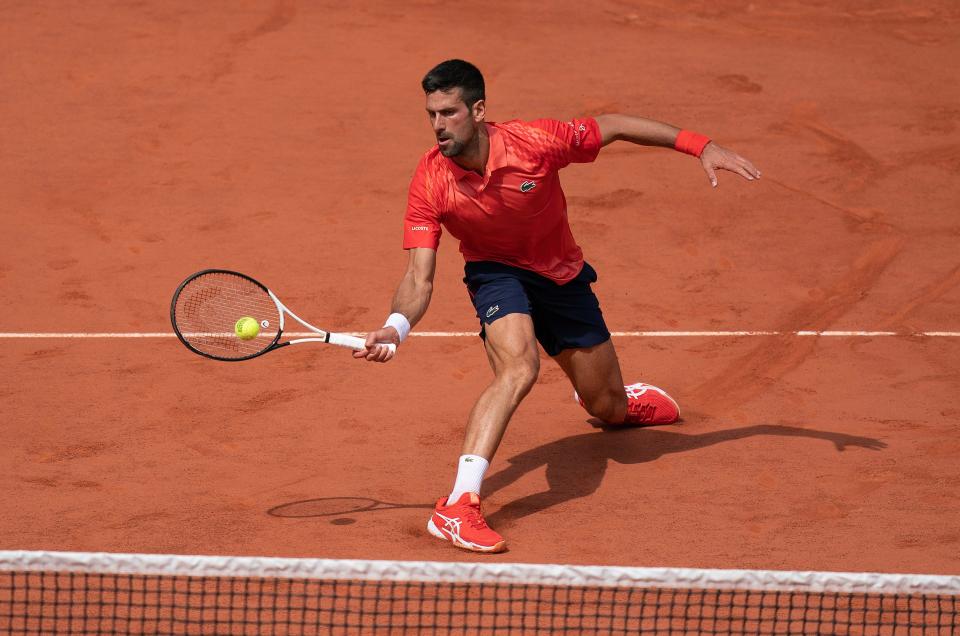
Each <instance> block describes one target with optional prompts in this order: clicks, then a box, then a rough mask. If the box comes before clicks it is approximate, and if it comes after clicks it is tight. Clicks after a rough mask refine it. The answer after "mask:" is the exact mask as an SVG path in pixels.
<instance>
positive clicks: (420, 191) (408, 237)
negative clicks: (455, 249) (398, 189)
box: [403, 161, 442, 250]
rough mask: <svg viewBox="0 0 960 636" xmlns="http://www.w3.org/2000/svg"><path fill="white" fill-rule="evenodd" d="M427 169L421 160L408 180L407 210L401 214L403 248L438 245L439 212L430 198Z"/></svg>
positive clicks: (435, 246) (439, 230)
mask: <svg viewBox="0 0 960 636" xmlns="http://www.w3.org/2000/svg"><path fill="white" fill-rule="evenodd" d="M429 185H430V179H429V171H428V169H427V166H426V165H425V163H424V162H423V161H421V162H420V165H418V166H417V171H416V172H415V173H414V175H413V180H412V181H411V182H410V191H409V193H408V194H407V211H406V213H405V214H404V215H403V249H405V250H409V249H411V248H414V247H429V248H430V249H433V250H435V249H437V247H438V246H439V245H440V234H441V233H442V230H441V228H440V213H439V212H438V210H437V205H436V202H435V201H433V200H431V199H432V197H431V196H430V194H431V192H430V190H431V188H430V187H429Z"/></svg>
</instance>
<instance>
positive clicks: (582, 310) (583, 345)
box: [529, 263, 680, 424]
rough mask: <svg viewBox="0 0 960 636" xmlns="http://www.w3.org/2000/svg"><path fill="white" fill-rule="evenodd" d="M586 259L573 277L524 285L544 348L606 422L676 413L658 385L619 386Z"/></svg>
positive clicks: (666, 419) (668, 417)
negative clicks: (556, 281) (562, 282)
mask: <svg viewBox="0 0 960 636" xmlns="http://www.w3.org/2000/svg"><path fill="white" fill-rule="evenodd" d="M596 280H597V275H596V272H595V271H594V269H593V268H592V267H590V265H589V264H588V263H584V265H583V269H582V270H581V271H580V273H579V275H577V277H576V278H574V279H573V280H571V281H569V282H567V283H565V284H563V285H556V284H554V283H550V284H546V283H543V284H537V285H536V286H534V287H531V288H529V291H530V298H531V303H532V304H533V307H534V312H533V315H534V329H535V331H536V334H537V339H538V340H539V341H540V344H542V345H543V348H544V350H545V351H546V352H547V353H548V354H550V356H551V357H553V358H554V360H556V361H557V363H558V364H559V365H560V367H561V368H562V369H563V370H564V372H565V373H566V374H567V377H569V378H570V381H571V383H572V384H573V386H574V389H576V393H577V396H578V398H579V400H580V403H581V404H582V405H583V406H584V408H586V409H587V412H588V413H590V414H591V415H593V416H594V417H597V418H599V419H601V420H603V421H604V422H607V423H610V424H621V423H626V424H666V423H670V422H674V421H676V420H677V418H678V417H679V413H680V410H679V407H678V406H677V403H676V402H675V401H674V400H673V398H671V397H670V396H669V395H667V393H666V392H665V391H663V390H662V389H659V388H657V387H654V386H651V385H648V384H644V383H636V384H630V385H627V386H624V384H623V378H622V374H621V372H620V363H619V361H618V360H617V354H616V351H615V350H614V348H613V343H612V342H611V341H610V332H609V331H608V330H607V326H606V324H605V322H604V320H603V313H602V312H601V311H600V302H599V301H598V300H597V297H596V295H594V293H593V290H592V289H591V287H590V286H591V284H592V283H594V282H596Z"/></svg>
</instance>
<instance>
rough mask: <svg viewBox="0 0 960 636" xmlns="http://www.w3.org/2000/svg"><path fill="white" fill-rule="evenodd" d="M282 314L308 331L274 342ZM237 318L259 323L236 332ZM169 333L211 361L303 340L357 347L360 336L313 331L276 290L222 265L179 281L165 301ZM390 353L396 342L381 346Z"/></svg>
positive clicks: (360, 346)
mask: <svg viewBox="0 0 960 636" xmlns="http://www.w3.org/2000/svg"><path fill="white" fill-rule="evenodd" d="M285 316H289V317H290V318H293V319H294V320H296V321H297V322H299V323H300V324H301V325H303V326H304V327H306V328H307V329H308V330H309V332H308V333H292V334H290V335H292V336H307V337H296V338H295V339H293V340H284V341H283V342H281V341H280V338H281V337H282V336H283V333H284V332H283V329H284V323H285V320H284V318H285ZM241 318H253V319H254V320H255V321H256V322H257V324H258V325H259V329H258V330H257V331H256V334H255V335H254V334H252V333H251V331H250V330H246V331H244V332H240V333H238V331H237V328H236V325H237V321H239V320H240V319H241ZM170 321H171V322H172V323H173V331H174V332H175V333H176V334H177V338H179V339H180V342H182V343H183V344H184V345H185V346H186V347H187V349H189V350H190V351H193V352H194V353H198V354H200V355H202V356H204V357H207V358H212V359H214V360H225V361H228V362H235V361H238V360H249V359H251V358H256V357H257V356H262V355H263V354H265V353H267V352H268V351H273V350H274V349H279V348H280V347H285V346H287V345H291V344H301V343H303V342H324V343H327V344H332V345H337V346H340V347H346V348H348V349H353V350H354V351H362V350H363V349H365V348H366V343H365V341H364V340H363V338H357V337H356V336H348V335H346V334H341V333H330V332H328V331H324V330H322V329H317V328H316V327H314V326H313V325H311V324H310V323H308V322H306V321H305V320H303V319H302V318H300V317H299V316H297V315H296V314H295V313H293V312H292V311H290V310H289V309H287V307H286V306H285V305H284V304H283V303H282V302H280V299H278V298H277V296H276V294H274V293H273V292H272V291H270V290H269V289H267V287H266V286H265V285H264V284H263V283H260V282H258V281H256V280H254V279H253V278H251V277H249V276H247V275H246V274H240V273H239V272H231V271H230V270H226V269H205V270H203V271H202V272H197V273H196V274H193V275H192V276H190V277H188V278H187V279H186V280H185V281H183V282H182V283H180V286H179V287H177V291H176V292H174V294H173V301H172V302H171V303H170ZM384 346H387V347H390V348H391V350H393V351H396V345H394V344H387V345H384Z"/></svg>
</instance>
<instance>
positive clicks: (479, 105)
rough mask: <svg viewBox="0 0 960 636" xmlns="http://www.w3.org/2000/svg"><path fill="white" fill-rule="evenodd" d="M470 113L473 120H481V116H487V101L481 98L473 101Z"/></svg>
mask: <svg viewBox="0 0 960 636" xmlns="http://www.w3.org/2000/svg"><path fill="white" fill-rule="evenodd" d="M470 115H471V116H472V117H473V121H475V122H481V121H483V118H484V117H486V116H487V102H486V101H485V100H482V99H478V100H477V101H475V102H473V106H471V107H470Z"/></svg>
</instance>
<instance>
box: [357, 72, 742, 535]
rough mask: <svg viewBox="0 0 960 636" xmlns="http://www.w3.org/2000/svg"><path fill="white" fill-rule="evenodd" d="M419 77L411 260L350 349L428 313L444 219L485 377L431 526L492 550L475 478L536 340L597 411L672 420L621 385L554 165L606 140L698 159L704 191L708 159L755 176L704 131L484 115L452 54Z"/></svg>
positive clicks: (525, 383) (409, 215)
mask: <svg viewBox="0 0 960 636" xmlns="http://www.w3.org/2000/svg"><path fill="white" fill-rule="evenodd" d="M422 86H423V90H424V93H425V94H426V106H427V115H428V117H429V119H430V124H431V126H432V127H433V131H434V133H435V135H436V137H437V145H436V146H434V147H433V148H431V149H430V150H429V151H428V152H427V153H426V154H425V155H424V156H423V158H422V159H421V160H420V163H419V165H418V166H417V170H416V173H415V174H414V177H413V181H412V182H411V184H410V192H409V197H408V203H407V211H406V214H405V217H404V233H403V247H404V249H407V250H408V251H409V254H410V256H409V259H410V260H409V264H408V266H407V271H406V274H405V275H404V277H403V280H402V281H401V282H400V285H399V286H398V287H397V291H396V293H395V295H394V297H393V305H392V313H391V315H390V316H389V318H388V319H387V321H386V324H385V325H384V326H383V328H381V329H379V330H377V331H374V332H372V333H370V334H369V335H368V336H367V340H366V345H367V348H366V350H365V351H359V352H356V353H355V354H354V356H355V357H357V358H364V359H366V360H370V361H374V362H387V361H388V360H390V359H391V358H392V357H393V355H394V354H393V353H392V352H391V351H390V350H389V349H388V348H386V347H383V346H379V345H381V344H384V343H394V344H396V345H399V344H400V343H401V342H403V340H404V338H406V336H407V334H408V333H409V331H410V329H411V327H412V326H413V325H415V324H416V323H417V322H418V321H419V320H420V319H421V318H422V317H423V315H424V313H426V311H427V306H428V305H429V304H430V296H431V293H432V290H433V275H434V271H435V268H436V250H437V248H438V246H439V242H440V235H441V233H442V229H441V228H442V227H443V228H446V230H447V231H448V232H449V233H450V234H451V235H453V236H454V238H456V239H459V240H460V251H461V253H463V257H464V260H465V261H466V265H465V268H464V270H465V274H466V276H465V278H464V282H465V283H466V284H467V290H468V292H469V294H470V297H471V300H472V301H473V303H474V306H475V307H476V309H477V318H478V319H479V320H480V335H481V337H482V338H483V339H484V346H485V347H486V351H487V358H488V359H489V361H490V366H491V367H492V368H493V373H494V379H493V381H492V382H491V384H490V385H489V386H488V387H487V388H486V390H484V392H483V393H482V394H481V395H480V397H479V399H478V400H477V402H476V404H475V405H474V407H473V410H472V411H471V412H470V417H469V420H468V421H467V428H466V435H465V439H464V444H463V454H462V455H461V456H460V461H459V465H458V470H457V478H456V482H455V484H454V487H453V490H452V492H451V493H450V495H449V496H446V497H442V498H440V500H439V501H438V502H437V504H436V507H435V509H434V513H433V515H432V516H431V518H430V521H429V522H428V524H427V529H428V530H429V532H430V533H431V534H433V535H434V536H436V537H438V538H441V539H444V540H448V541H451V542H452V543H453V544H454V545H456V546H458V547H461V548H465V549H468V550H474V551H477V552H500V551H502V550H503V549H505V547H506V542H505V541H504V539H503V537H501V536H500V535H499V534H497V533H496V532H495V531H494V530H493V529H491V528H490V527H489V526H487V524H486V522H485V521H484V519H483V516H482V514H481V512H480V497H479V493H480V485H481V482H482V480H483V476H484V473H485V472H486V469H487V467H488V465H489V462H490V460H491V459H492V458H493V455H494V453H495V452H496V449H497V446H498V445H499V444H500V440H501V438H502V437H503V433H504V431H505V430H506V427H507V423H508V422H509V420H510V417H511V416H512V415H513V412H514V411H515V410H516V408H517V406H518V405H519V404H520V401H521V400H522V399H523V398H524V396H526V395H527V393H529V391H530V389H531V388H532V387H533V384H534V382H535V381H536V379H537V374H538V373H539V369H540V356H539V352H538V349H537V342H539V343H540V345H541V346H542V347H543V349H544V350H545V351H546V352H547V353H548V354H549V355H550V356H551V357H553V359H554V360H556V361H557V363H558V364H559V365H560V367H561V368H562V369H563V370H564V372H565V373H566V374H567V376H568V377H569V378H570V381H571V383H572V384H573V386H574V389H575V394H574V395H575V396H576V397H577V399H578V400H579V401H580V404H581V405H583V407H584V408H585V409H586V410H587V412H588V413H590V414H591V415H593V416H594V417H597V418H599V419H601V420H603V421H605V422H607V423H610V424H627V425H630V424H634V425H636V424H666V423H671V422H674V421H676V420H677V419H678V418H679V415H680V411H679V407H678V406H677V404H676V402H675V401H674V400H673V399H672V398H671V397H670V396H669V395H667V393H666V392H665V391H663V390H662V389H659V388H657V387H654V386H651V385H648V384H644V383H637V384H631V385H629V386H624V384H623V379H622V378H621V373H620V364H619V362H618V360H617V355H616V352H615V351H614V348H613V344H612V343H611V341H610V332H609V331H608V330H607V327H606V325H605V324H604V321H603V315H602V314H601V312H600V304H599V302H598V301H597V298H596V296H595V295H594V294H593V292H592V290H591V289H590V284H591V283H593V282H595V281H596V279H597V275H596V272H595V271H594V270H593V268H592V267H590V265H589V263H586V262H585V261H584V260H583V252H582V251H581V250H580V247H579V246H578V245H577V243H576V241H575V240H574V238H573V235H572V233H571V232H570V226H569V224H568V222H567V206H566V200H565V198H564V195H563V190H562V189H561V187H560V179H559V174H558V171H559V170H560V169H561V168H563V167H564V166H566V165H568V164H569V163H571V162H589V161H593V160H594V159H596V157H597V154H598V153H599V152H600V149H601V148H602V147H603V146H605V145H607V144H609V143H611V142H613V141H616V140H624V141H629V142H632V143H635V144H643V145H656V146H666V147H673V148H676V149H677V150H680V151H683V152H687V153H688V154H692V155H695V156H697V157H699V158H700V162H701V164H702V165H703V169H704V170H705V171H706V173H707V176H708V177H709V179H710V183H711V184H712V185H713V186H714V187H715V186H716V185H717V177H716V173H715V170H716V169H718V168H719V169H724V170H729V171H732V172H735V173H737V174H739V175H741V176H742V177H744V178H746V179H749V180H754V179H757V178H759V176H760V172H759V171H758V170H757V169H756V168H755V167H754V166H753V165H752V164H751V163H750V162H749V161H747V160H746V159H744V158H742V157H740V156H739V155H737V154H735V153H733V152H731V151H729V150H727V149H725V148H722V147H720V146H718V145H716V144H715V143H712V142H711V141H710V140H709V139H707V138H706V137H704V136H702V135H699V134H697V133H692V132H690V131H682V130H680V129H678V128H675V127H673V126H670V125H668V124H663V123H660V122H656V121H652V120H649V119H642V118H637V117H628V116H626V115H600V116H598V117H596V118H589V117H587V118H582V119H574V120H573V121H570V122H560V121H555V120H549V119H539V120H535V121H531V122H522V121H509V122H504V123H488V122H485V121H484V119H485V109H486V103H485V99H486V96H485V87H484V81H483V76H482V75H481V74H480V71H479V70H478V69H477V68H476V67H475V66H473V65H472V64H470V63H468V62H464V61H462V60H448V61H446V62H443V63H441V64H439V65H438V66H436V67H434V68H433V69H432V70H431V71H430V72H429V73H427V75H426V76H425V77H424V79H423V82H422Z"/></svg>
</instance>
